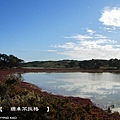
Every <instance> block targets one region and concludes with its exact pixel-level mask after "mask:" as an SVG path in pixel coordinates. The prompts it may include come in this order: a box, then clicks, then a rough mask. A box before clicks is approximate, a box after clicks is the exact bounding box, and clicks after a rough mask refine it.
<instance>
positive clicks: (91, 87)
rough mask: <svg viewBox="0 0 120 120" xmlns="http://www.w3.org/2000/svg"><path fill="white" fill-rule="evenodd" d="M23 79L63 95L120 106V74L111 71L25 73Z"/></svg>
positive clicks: (105, 104)
mask: <svg viewBox="0 0 120 120" xmlns="http://www.w3.org/2000/svg"><path fill="white" fill-rule="evenodd" d="M23 77H24V79H25V81H27V82H30V83H33V84H36V85H37V86H39V87H41V88H42V89H44V90H46V91H50V92H52V93H54V94H60V95H65V96H77V97H83V98H90V99H92V100H93V101H95V102H96V103H98V104H101V105H103V106H108V105H110V104H115V105H116V106H117V107H118V108H119V107H120V96H119V95H120V74H113V73H79V72H78V73H49V74H48V73H26V74H23Z"/></svg>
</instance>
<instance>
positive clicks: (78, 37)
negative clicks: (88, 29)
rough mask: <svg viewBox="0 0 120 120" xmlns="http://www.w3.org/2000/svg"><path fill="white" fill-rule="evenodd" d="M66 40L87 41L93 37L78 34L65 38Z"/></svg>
mask: <svg viewBox="0 0 120 120" xmlns="http://www.w3.org/2000/svg"><path fill="white" fill-rule="evenodd" d="M64 38H73V39H77V40H85V39H91V38H92V37H91V36H88V35H81V34H76V35H73V36H70V37H64Z"/></svg>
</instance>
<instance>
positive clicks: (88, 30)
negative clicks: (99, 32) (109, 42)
mask: <svg viewBox="0 0 120 120" xmlns="http://www.w3.org/2000/svg"><path fill="white" fill-rule="evenodd" d="M87 32H88V33H89V34H90V35H92V34H94V33H95V32H96V31H93V30H90V29H88V28H87Z"/></svg>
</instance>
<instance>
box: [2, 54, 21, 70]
mask: <svg viewBox="0 0 120 120" xmlns="http://www.w3.org/2000/svg"><path fill="white" fill-rule="evenodd" d="M22 62H23V60H22V59H19V58H17V57H16V56H14V55H6V54H1V53H0V69H7V68H14V67H21V63H22Z"/></svg>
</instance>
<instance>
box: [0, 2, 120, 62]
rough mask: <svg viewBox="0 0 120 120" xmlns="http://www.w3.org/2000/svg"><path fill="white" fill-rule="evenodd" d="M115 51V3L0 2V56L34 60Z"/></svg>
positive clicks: (119, 5)
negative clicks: (6, 55) (0, 54)
mask: <svg viewBox="0 0 120 120" xmlns="http://www.w3.org/2000/svg"><path fill="white" fill-rule="evenodd" d="M119 52H120V1H119V0H99V1H96V0H0V53H5V54H8V55H9V54H13V55H15V56H17V57H19V58H21V59H24V60H25V61H33V60H61V59H76V60H83V59H110V58H118V59H120V53H119Z"/></svg>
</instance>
